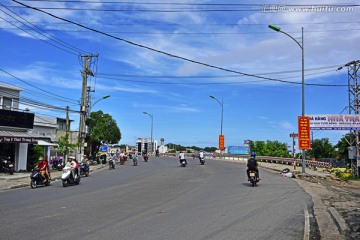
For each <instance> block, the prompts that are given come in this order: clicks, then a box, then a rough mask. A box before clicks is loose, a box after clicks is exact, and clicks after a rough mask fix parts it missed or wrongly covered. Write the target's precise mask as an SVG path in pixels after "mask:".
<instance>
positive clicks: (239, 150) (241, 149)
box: [228, 146, 250, 155]
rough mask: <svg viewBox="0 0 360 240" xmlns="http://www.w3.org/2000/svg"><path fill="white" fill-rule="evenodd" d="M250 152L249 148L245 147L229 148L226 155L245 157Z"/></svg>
mask: <svg viewBox="0 0 360 240" xmlns="http://www.w3.org/2000/svg"><path fill="white" fill-rule="evenodd" d="M249 152H250V148H249V147H247V146H229V147H228V153H229V154H242V155H247V154H249Z"/></svg>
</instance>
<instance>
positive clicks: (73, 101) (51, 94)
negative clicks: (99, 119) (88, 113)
mask: <svg viewBox="0 0 360 240" xmlns="http://www.w3.org/2000/svg"><path fill="white" fill-rule="evenodd" d="M0 71H2V72H4V73H6V74H7V75H9V76H11V77H13V78H15V79H17V80H19V81H21V82H23V83H25V84H27V85H29V86H31V87H33V88H36V89H38V90H41V91H43V92H46V93H48V94H50V96H55V97H59V98H60V99H62V101H65V102H66V101H67V100H68V101H71V103H75V102H78V100H76V99H71V98H67V97H64V96H60V95H57V94H55V93H54V92H49V91H47V90H44V89H42V88H39V87H37V86H35V85H33V84H31V83H28V82H26V81H24V80H22V79H20V78H18V77H16V76H14V75H12V74H11V73H9V72H7V71H5V70H4V69H1V68H0Z"/></svg>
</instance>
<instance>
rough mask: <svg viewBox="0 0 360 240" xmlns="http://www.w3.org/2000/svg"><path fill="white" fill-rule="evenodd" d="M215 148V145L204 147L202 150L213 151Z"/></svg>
mask: <svg viewBox="0 0 360 240" xmlns="http://www.w3.org/2000/svg"><path fill="white" fill-rule="evenodd" d="M216 150H217V148H216V147H205V148H204V151H205V152H215V151H216Z"/></svg>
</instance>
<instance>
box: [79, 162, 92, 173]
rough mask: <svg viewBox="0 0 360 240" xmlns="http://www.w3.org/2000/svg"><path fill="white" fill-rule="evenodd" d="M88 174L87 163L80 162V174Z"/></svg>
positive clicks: (88, 167)
mask: <svg viewBox="0 0 360 240" xmlns="http://www.w3.org/2000/svg"><path fill="white" fill-rule="evenodd" d="M89 174H90V166H89V164H87V163H84V162H82V163H80V176H85V177H88V176H89Z"/></svg>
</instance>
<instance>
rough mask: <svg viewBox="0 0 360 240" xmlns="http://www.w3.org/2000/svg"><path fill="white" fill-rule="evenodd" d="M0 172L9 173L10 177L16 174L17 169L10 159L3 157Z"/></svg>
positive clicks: (0, 161)
mask: <svg viewBox="0 0 360 240" xmlns="http://www.w3.org/2000/svg"><path fill="white" fill-rule="evenodd" d="M0 172H3V173H9V174H10V175H13V174H14V172H15V168H14V164H13V163H12V161H11V160H10V157H1V159H0Z"/></svg>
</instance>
